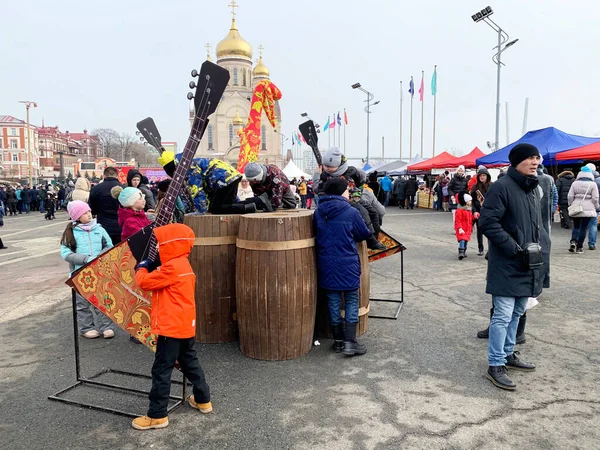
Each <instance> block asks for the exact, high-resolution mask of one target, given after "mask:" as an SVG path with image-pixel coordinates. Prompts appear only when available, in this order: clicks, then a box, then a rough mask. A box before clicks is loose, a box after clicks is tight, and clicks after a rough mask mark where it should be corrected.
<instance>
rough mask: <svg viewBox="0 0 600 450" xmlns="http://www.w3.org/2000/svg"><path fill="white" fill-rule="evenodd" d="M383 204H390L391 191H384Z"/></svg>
mask: <svg viewBox="0 0 600 450" xmlns="http://www.w3.org/2000/svg"><path fill="white" fill-rule="evenodd" d="M383 198H384V200H383V206H388V205H389V204H390V193H389V192H385V191H384V192H383Z"/></svg>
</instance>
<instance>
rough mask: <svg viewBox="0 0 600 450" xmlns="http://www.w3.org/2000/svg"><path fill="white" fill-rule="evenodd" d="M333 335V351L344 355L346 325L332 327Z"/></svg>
mask: <svg viewBox="0 0 600 450" xmlns="http://www.w3.org/2000/svg"><path fill="white" fill-rule="evenodd" d="M331 334H332V336H333V345H332V346H331V349H332V350H334V351H335V352H336V353H342V350H344V324H343V323H340V324H337V325H331Z"/></svg>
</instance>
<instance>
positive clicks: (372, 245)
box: [367, 235, 387, 250]
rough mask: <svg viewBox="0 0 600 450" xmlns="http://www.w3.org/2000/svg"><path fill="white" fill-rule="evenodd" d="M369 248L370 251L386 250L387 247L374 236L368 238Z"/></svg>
mask: <svg viewBox="0 0 600 450" xmlns="http://www.w3.org/2000/svg"><path fill="white" fill-rule="evenodd" d="M367 248H368V249H369V250H385V249H386V248H387V247H386V246H385V245H383V244H382V243H381V242H379V241H378V240H377V239H375V236H374V235H371V236H369V237H368V238H367Z"/></svg>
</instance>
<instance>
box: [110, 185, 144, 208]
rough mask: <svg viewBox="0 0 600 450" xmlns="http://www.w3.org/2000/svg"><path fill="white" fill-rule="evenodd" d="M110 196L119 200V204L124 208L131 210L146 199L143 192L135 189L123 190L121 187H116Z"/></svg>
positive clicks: (127, 188)
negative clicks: (140, 200)
mask: <svg viewBox="0 0 600 450" xmlns="http://www.w3.org/2000/svg"><path fill="white" fill-rule="evenodd" d="M110 194H111V195H112V196H113V198H116V199H117V200H119V203H120V204H121V206H122V207H123V208H131V207H132V206H133V204H134V203H135V202H137V201H138V200H139V199H140V198H143V197H144V194H142V191H140V190H139V189H138V188H134V187H126V188H125V189H123V188H122V187H121V186H115V187H114V188H112V189H111V190H110Z"/></svg>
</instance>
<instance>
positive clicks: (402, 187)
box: [392, 176, 406, 209]
mask: <svg viewBox="0 0 600 450" xmlns="http://www.w3.org/2000/svg"><path fill="white" fill-rule="evenodd" d="M392 192H393V193H394V194H395V195H396V198H397V199H398V207H399V208H400V209H404V206H405V203H406V179H405V178H404V176H400V177H399V178H398V179H397V180H396V181H394V186H393V187H392Z"/></svg>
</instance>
